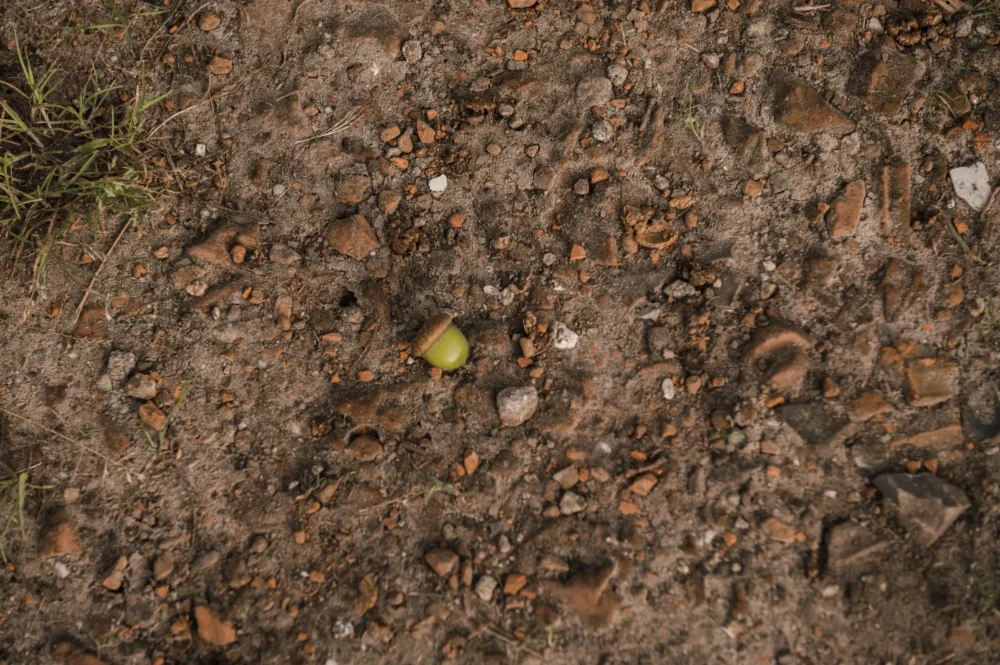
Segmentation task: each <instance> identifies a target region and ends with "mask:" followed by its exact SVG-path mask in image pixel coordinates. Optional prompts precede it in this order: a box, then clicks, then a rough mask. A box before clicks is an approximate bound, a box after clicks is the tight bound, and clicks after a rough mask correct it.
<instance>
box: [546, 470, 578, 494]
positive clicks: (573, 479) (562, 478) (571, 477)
mask: <svg viewBox="0 0 1000 665" xmlns="http://www.w3.org/2000/svg"><path fill="white" fill-rule="evenodd" d="M552 480H554V481H556V482H557V483H559V487H561V488H563V489H564V490H568V489H572V488H573V487H574V486H575V485H576V484H577V483H578V482H580V472H579V471H578V470H577V468H576V467H575V466H573V465H570V466H567V467H566V468H565V469H561V470H560V471H556V472H555V473H554V474H552Z"/></svg>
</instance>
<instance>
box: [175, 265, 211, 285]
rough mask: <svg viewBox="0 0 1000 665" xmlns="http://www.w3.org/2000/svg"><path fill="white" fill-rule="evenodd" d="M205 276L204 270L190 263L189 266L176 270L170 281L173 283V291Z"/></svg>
mask: <svg viewBox="0 0 1000 665" xmlns="http://www.w3.org/2000/svg"><path fill="white" fill-rule="evenodd" d="M206 274H207V271H206V270H205V269H204V268H202V267H201V266H196V265H194V264H193V263H192V264H191V265H186V266H182V267H180V268H178V269H177V270H176V271H175V272H174V274H173V275H172V276H171V280H172V281H173V283H174V288H175V289H183V288H185V287H186V286H187V285H188V284H190V283H191V282H194V281H196V280H199V279H201V278H202V277H204V276H205V275H206Z"/></svg>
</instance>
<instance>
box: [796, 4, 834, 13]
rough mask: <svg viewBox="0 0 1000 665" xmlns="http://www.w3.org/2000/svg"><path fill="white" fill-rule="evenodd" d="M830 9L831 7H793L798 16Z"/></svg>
mask: <svg viewBox="0 0 1000 665" xmlns="http://www.w3.org/2000/svg"><path fill="white" fill-rule="evenodd" d="M829 8H830V5H801V6H799V7H793V8H792V11H793V12H796V13H797V14H808V13H810V12H821V11H824V10H827V9H829Z"/></svg>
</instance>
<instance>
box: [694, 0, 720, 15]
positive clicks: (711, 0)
mask: <svg viewBox="0 0 1000 665" xmlns="http://www.w3.org/2000/svg"><path fill="white" fill-rule="evenodd" d="M714 6H715V0H691V11H693V12H694V13H696V14H700V13H702V12H707V11H708V10H709V9H711V8H712V7H714Z"/></svg>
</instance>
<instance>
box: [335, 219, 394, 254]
mask: <svg viewBox="0 0 1000 665" xmlns="http://www.w3.org/2000/svg"><path fill="white" fill-rule="evenodd" d="M326 240H327V242H329V243H330V246H331V247H333V248H334V249H335V250H337V251H338V252H340V253H341V254H346V255H347V256H349V257H351V258H352V259H355V260H356V261H363V260H364V259H366V258H367V257H368V255H369V254H371V253H372V252H374V251H375V250H377V249H379V248H380V247H381V245H380V244H379V242H378V238H376V237H375V231H374V230H373V229H372V227H371V224H369V223H368V220H367V219H365V218H364V217H362V216H361V215H351V216H350V217H348V218H346V219H340V220H337V221H336V222H334V223H333V224H331V225H330V228H329V229H328V230H327V232H326Z"/></svg>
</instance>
